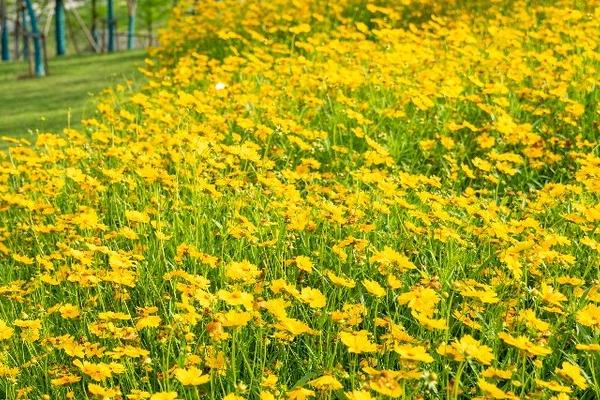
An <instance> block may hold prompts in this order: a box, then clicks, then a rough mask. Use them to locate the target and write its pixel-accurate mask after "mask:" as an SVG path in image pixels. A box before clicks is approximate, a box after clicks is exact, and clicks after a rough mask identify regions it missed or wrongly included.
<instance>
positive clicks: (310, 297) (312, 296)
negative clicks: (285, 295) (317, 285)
mask: <svg viewBox="0 0 600 400" xmlns="http://www.w3.org/2000/svg"><path fill="white" fill-rule="evenodd" d="M300 299H302V301H303V302H305V303H306V304H308V305H309V306H310V307H311V308H323V307H325V305H326V304H327V299H326V298H325V296H324V295H323V293H321V291H320V290H319V289H313V288H308V287H305V288H303V289H302V291H301V292H300Z"/></svg>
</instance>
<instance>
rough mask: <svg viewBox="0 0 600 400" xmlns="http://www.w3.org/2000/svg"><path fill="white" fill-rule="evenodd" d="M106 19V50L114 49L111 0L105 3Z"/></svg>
mask: <svg viewBox="0 0 600 400" xmlns="http://www.w3.org/2000/svg"><path fill="white" fill-rule="evenodd" d="M107 14H108V15H107V21H106V23H107V24H108V52H109V53H112V52H113V51H115V22H116V21H115V11H114V2H113V0H108V3H107Z"/></svg>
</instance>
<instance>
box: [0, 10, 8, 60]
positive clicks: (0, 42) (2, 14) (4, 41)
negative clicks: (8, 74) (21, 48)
mask: <svg viewBox="0 0 600 400" xmlns="http://www.w3.org/2000/svg"><path fill="white" fill-rule="evenodd" d="M0 18H1V19H2V20H1V21H0V29H2V33H1V35H2V37H1V38H0V46H1V47H2V61H10V49H9V41H8V13H7V11H6V0H0Z"/></svg>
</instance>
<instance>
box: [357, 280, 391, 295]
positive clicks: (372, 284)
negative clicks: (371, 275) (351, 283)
mask: <svg viewBox="0 0 600 400" xmlns="http://www.w3.org/2000/svg"><path fill="white" fill-rule="evenodd" d="M362 284H363V286H364V287H365V288H366V289H367V291H368V292H369V293H371V294H372V295H373V296H375V297H384V296H385V294H386V292H385V289H384V288H383V287H382V286H381V285H380V284H379V283H377V281H373V280H370V279H364V280H363V281H362Z"/></svg>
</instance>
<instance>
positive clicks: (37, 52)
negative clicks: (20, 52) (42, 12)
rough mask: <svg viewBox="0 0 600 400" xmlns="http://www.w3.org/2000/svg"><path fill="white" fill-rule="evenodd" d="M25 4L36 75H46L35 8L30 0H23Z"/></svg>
mask: <svg viewBox="0 0 600 400" xmlns="http://www.w3.org/2000/svg"><path fill="white" fill-rule="evenodd" d="M24 1H25V6H26V7H27V14H29V22H30V23H31V35H32V36H33V57H34V62H35V64H34V67H35V75H36V76H44V75H46V69H45V68H44V57H43V55H42V38H41V35H40V30H39V29H38V25H37V18H36V16H35V10H34V9H33V3H32V1H31V0H24Z"/></svg>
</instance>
